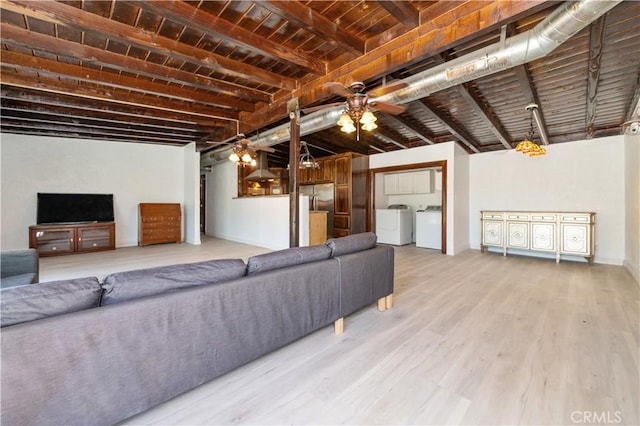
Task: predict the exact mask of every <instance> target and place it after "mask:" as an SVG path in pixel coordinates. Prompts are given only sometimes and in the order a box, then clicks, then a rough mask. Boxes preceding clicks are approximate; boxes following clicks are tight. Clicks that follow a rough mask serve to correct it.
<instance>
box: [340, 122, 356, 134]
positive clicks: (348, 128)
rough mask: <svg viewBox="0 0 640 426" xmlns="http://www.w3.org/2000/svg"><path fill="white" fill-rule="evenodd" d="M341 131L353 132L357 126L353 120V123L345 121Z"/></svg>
mask: <svg viewBox="0 0 640 426" xmlns="http://www.w3.org/2000/svg"><path fill="white" fill-rule="evenodd" d="M340 131H342V132H345V133H353V132H355V131H356V126H355V125H354V124H353V121H352V122H351V123H345V124H343V125H342V127H340Z"/></svg>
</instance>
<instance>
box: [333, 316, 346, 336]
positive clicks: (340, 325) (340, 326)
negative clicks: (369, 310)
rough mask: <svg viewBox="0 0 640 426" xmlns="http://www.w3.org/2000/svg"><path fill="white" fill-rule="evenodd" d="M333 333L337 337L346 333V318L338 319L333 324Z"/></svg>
mask: <svg viewBox="0 0 640 426" xmlns="http://www.w3.org/2000/svg"><path fill="white" fill-rule="evenodd" d="M333 332H334V333H335V335H336V336H340V335H342V334H343V333H344V318H338V319H337V320H336V321H335V322H334V323H333Z"/></svg>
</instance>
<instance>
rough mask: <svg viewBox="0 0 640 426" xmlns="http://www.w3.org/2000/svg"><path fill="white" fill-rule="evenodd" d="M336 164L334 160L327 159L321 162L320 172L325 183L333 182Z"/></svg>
mask: <svg viewBox="0 0 640 426" xmlns="http://www.w3.org/2000/svg"><path fill="white" fill-rule="evenodd" d="M334 163H335V162H334V160H333V158H326V159H324V160H323V161H322V162H321V167H320V170H321V173H322V181H323V182H333V168H334Z"/></svg>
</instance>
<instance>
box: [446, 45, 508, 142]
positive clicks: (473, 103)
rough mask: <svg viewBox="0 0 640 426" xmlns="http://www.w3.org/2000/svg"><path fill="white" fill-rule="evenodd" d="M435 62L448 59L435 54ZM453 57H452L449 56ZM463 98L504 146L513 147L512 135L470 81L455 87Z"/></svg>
mask: <svg viewBox="0 0 640 426" xmlns="http://www.w3.org/2000/svg"><path fill="white" fill-rule="evenodd" d="M433 59H434V62H435V63H436V64H444V63H445V62H446V59H445V57H444V55H442V54H440V55H434V57H433ZM449 59H451V58H449ZM453 90H455V91H456V92H457V93H458V94H459V95H460V97H461V98H462V99H464V101H465V102H466V103H467V105H469V106H470V107H471V109H472V110H473V112H474V114H475V115H476V116H478V118H480V120H482V121H483V122H484V124H485V125H486V126H487V128H488V129H489V130H490V131H491V133H493V134H494V135H495V136H496V137H497V138H498V141H499V142H500V143H501V144H502V146H504V147H505V148H506V149H511V148H512V146H511V137H510V136H509V134H508V133H507V131H506V130H505V129H504V126H503V125H502V123H501V122H500V120H498V118H497V117H496V115H495V114H494V113H493V110H492V109H491V107H490V106H489V105H486V104H484V103H483V102H482V100H481V99H480V96H478V94H477V93H476V91H475V89H474V88H473V87H472V86H471V84H469V83H463V84H459V85H457V86H454V87H453Z"/></svg>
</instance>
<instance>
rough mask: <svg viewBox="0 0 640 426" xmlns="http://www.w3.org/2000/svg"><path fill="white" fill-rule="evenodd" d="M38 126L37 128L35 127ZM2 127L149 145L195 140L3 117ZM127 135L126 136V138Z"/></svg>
mask: <svg viewBox="0 0 640 426" xmlns="http://www.w3.org/2000/svg"><path fill="white" fill-rule="evenodd" d="M35 124H37V127H36V126H34V125H35ZM2 126H3V127H5V128H13V129H24V130H31V129H34V128H37V129H38V130H46V131H52V132H57V133H63V132H68V133H75V134H84V135H87V136H90V137H92V138H93V137H98V138H100V137H126V138H127V139H130V140H136V141H146V142H149V143H154V142H166V143H179V144H183V145H184V144H188V143H191V142H193V140H189V139H185V138H182V137H179V136H178V137H176V136H172V135H168V134H164V135H152V134H149V133H147V132H137V131H134V130H127V131H126V133H125V132H122V129H109V128H106V127H100V126H91V125H82V124H69V123H61V124H59V123H51V122H47V121H46V120H40V119H29V120H25V119H16V118H14V117H3V118H2ZM125 135H126V136H125Z"/></svg>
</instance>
